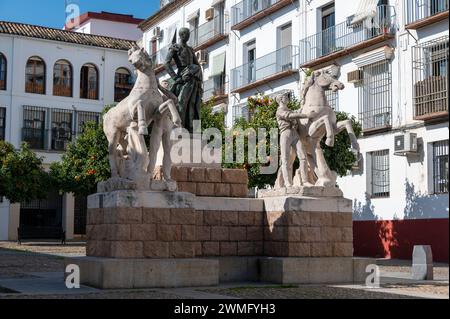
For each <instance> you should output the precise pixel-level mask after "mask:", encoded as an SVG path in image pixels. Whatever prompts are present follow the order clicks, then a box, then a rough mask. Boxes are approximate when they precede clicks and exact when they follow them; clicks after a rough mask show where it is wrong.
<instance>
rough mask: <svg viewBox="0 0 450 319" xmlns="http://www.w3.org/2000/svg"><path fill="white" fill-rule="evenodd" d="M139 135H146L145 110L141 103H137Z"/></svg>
mask: <svg viewBox="0 0 450 319" xmlns="http://www.w3.org/2000/svg"><path fill="white" fill-rule="evenodd" d="M137 113H138V126H139V135H148V127H147V120H146V119H145V109H144V105H143V104H142V102H141V101H137Z"/></svg>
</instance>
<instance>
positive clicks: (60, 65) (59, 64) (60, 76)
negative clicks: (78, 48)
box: [53, 60, 73, 97]
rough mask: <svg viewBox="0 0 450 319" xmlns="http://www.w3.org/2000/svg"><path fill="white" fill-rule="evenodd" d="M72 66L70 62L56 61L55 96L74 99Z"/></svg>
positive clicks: (54, 75) (54, 69)
mask: <svg viewBox="0 0 450 319" xmlns="http://www.w3.org/2000/svg"><path fill="white" fill-rule="evenodd" d="M72 79H73V77H72V66H71V65H70V63H69V62H68V61H65V60H59V61H56V63H55V66H54V67H53V95H55V96H66V97H72Z"/></svg>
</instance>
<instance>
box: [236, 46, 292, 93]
mask: <svg viewBox="0 0 450 319" xmlns="http://www.w3.org/2000/svg"><path fill="white" fill-rule="evenodd" d="M298 68H299V48H298V47H297V46H293V45H289V46H286V47H284V48H281V49H279V50H277V51H274V52H272V53H269V54H267V55H265V56H262V57H260V58H258V59H256V60H254V61H251V62H249V63H246V64H244V65H241V66H239V67H237V68H235V69H233V70H231V90H232V91H233V90H236V89H239V88H242V87H245V86H247V85H249V84H252V83H255V84H256V83H257V82H260V81H261V82H262V81H263V80H270V78H271V77H274V76H276V75H277V74H282V73H283V72H288V71H294V70H297V69H298Z"/></svg>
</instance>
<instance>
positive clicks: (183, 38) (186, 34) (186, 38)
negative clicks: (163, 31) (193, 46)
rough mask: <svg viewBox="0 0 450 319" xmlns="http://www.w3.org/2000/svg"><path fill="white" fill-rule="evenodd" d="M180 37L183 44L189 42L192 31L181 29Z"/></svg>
mask: <svg viewBox="0 0 450 319" xmlns="http://www.w3.org/2000/svg"><path fill="white" fill-rule="evenodd" d="M178 36H179V37H180V39H181V41H182V42H188V41H189V38H190V37H191V31H190V30H189V29H188V28H181V29H180V31H179V32H178Z"/></svg>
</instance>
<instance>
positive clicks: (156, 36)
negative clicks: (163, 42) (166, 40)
mask: <svg viewBox="0 0 450 319" xmlns="http://www.w3.org/2000/svg"><path fill="white" fill-rule="evenodd" d="M152 38H153V40H155V39H157V40H159V39H161V28H160V27H156V28H154V29H153V33H152Z"/></svg>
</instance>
